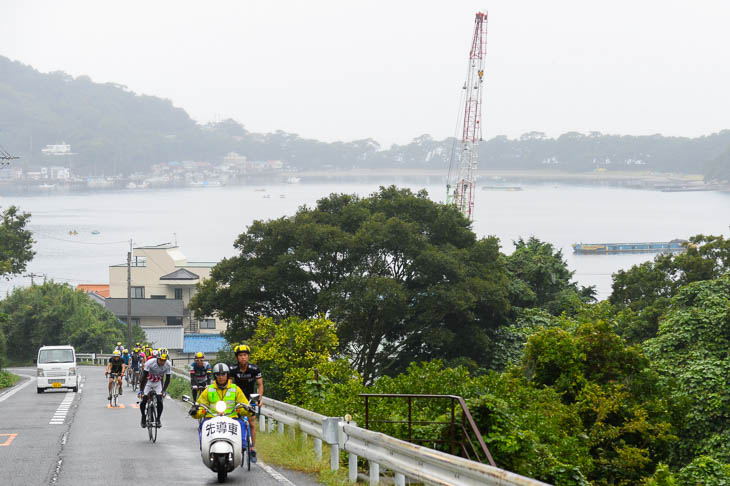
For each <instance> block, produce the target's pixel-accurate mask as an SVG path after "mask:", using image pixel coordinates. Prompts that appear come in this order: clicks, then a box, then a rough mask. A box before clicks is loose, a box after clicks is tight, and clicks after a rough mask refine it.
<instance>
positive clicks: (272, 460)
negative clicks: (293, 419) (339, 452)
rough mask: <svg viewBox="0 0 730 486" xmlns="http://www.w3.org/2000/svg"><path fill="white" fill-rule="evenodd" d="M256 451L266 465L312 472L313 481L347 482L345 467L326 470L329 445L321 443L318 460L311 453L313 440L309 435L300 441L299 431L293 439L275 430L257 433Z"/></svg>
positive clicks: (330, 485)
mask: <svg viewBox="0 0 730 486" xmlns="http://www.w3.org/2000/svg"><path fill="white" fill-rule="evenodd" d="M256 450H257V451H258V453H259V457H261V458H262V460H263V461H265V462H266V463H267V464H272V465H277V466H282V467H285V468H287V469H291V470H294V471H300V472H304V473H309V474H313V475H315V476H316V478H317V480H318V481H320V482H321V483H322V484H325V485H327V486H345V485H351V484H362V485H364V484H366V483H361V482H357V483H350V482H349V481H348V479H347V468H340V469H339V470H338V471H330V448H329V446H327V444H322V459H321V460H318V459H317V457H316V456H315V455H314V442H313V439H312V438H310V439H309V440H308V441H307V442H305V441H304V439H303V438H302V435H301V434H297V438H296V439H292V438H291V437H290V436H287V435H279V434H277V433H271V434H269V433H261V432H259V433H258V434H257V435H256Z"/></svg>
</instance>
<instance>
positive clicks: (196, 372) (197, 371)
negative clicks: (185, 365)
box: [190, 352, 211, 401]
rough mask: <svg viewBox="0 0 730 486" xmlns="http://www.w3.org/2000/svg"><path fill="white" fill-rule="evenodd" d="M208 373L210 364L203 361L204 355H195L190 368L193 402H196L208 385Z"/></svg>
mask: <svg viewBox="0 0 730 486" xmlns="http://www.w3.org/2000/svg"><path fill="white" fill-rule="evenodd" d="M210 373H211V369H210V363H208V362H207V361H205V355H204V354H203V353H201V352H197V353H195V361H194V362H193V365H192V366H191V367H190V388H191V389H192V392H193V401H196V400H197V399H198V395H199V394H200V393H202V391H203V389H204V388H206V387H207V386H208V385H210Z"/></svg>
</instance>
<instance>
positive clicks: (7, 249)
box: [0, 206, 35, 278]
mask: <svg viewBox="0 0 730 486" xmlns="http://www.w3.org/2000/svg"><path fill="white" fill-rule="evenodd" d="M0 218H2V219H1V220H0V278H2V277H4V276H8V275H17V274H19V273H22V272H23V271H24V270H25V266H26V265H27V264H28V262H29V261H31V260H32V259H33V255H34V254H35V252H34V251H33V250H32V247H33V235H32V234H31V232H30V231H29V230H27V229H26V227H25V225H26V224H27V223H28V220H29V218H30V214H28V213H19V212H18V208H17V207H15V206H10V207H9V208H8V209H6V210H5V211H3V212H2V214H0Z"/></svg>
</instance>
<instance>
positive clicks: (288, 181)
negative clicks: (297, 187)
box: [286, 176, 302, 184]
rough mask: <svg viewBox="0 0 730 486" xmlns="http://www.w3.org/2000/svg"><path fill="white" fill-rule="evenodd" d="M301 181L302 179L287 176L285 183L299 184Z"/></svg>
mask: <svg viewBox="0 0 730 486" xmlns="http://www.w3.org/2000/svg"><path fill="white" fill-rule="evenodd" d="M301 180H302V179H301V178H300V177H297V176H289V177H287V178H286V183H287V184H299V182H300V181H301Z"/></svg>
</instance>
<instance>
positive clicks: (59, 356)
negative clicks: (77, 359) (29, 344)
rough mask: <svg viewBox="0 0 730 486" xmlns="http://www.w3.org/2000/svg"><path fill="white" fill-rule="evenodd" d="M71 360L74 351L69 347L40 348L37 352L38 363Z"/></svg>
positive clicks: (68, 361) (71, 361) (66, 361)
mask: <svg viewBox="0 0 730 486" xmlns="http://www.w3.org/2000/svg"><path fill="white" fill-rule="evenodd" d="M73 362H74V352H73V350H71V349H42V350H41V352H40V353H39V354H38V364H46V363H73Z"/></svg>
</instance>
